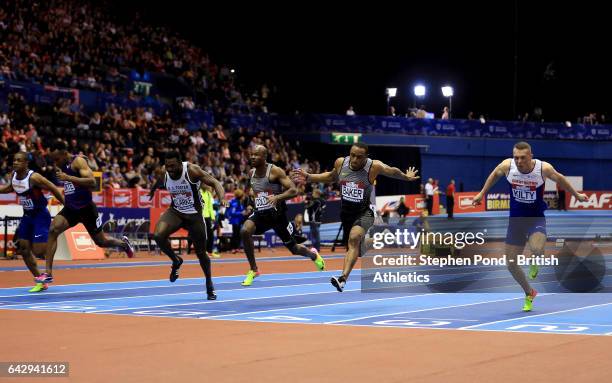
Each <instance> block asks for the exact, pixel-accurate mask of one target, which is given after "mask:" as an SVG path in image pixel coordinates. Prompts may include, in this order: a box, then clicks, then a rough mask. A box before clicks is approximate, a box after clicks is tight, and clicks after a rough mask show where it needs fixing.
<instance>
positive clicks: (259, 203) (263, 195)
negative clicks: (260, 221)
mask: <svg viewBox="0 0 612 383" xmlns="http://www.w3.org/2000/svg"><path fill="white" fill-rule="evenodd" d="M268 195H269V194H268V193H267V192H259V193H257V196H256V197H255V209H257V210H265V209H270V208H271V207H272V206H271V205H270V203H269V202H268Z"/></svg>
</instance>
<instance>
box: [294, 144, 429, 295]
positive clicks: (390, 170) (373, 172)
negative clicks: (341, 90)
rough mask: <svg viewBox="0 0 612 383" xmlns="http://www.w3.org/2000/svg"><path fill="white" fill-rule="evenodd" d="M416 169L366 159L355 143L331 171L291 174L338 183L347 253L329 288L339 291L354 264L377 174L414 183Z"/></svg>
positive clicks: (365, 151) (369, 220) (369, 222)
mask: <svg viewBox="0 0 612 383" xmlns="http://www.w3.org/2000/svg"><path fill="white" fill-rule="evenodd" d="M416 173H417V170H415V169H414V168H413V167H410V168H409V169H408V170H407V171H406V173H403V172H402V171H401V170H399V169H398V168H395V167H390V166H388V165H386V164H384V163H382V162H381V161H378V160H372V159H370V158H368V146H367V145H366V144H363V143H356V144H354V145H353V146H351V151H350V155H349V156H348V157H340V158H338V159H336V162H335V163H334V168H333V169H332V170H331V171H329V172H326V173H321V174H308V173H306V172H305V171H304V170H302V169H296V170H294V171H292V172H291V178H292V179H293V180H294V181H295V182H311V183H318V182H322V183H328V184H332V183H339V184H340V192H341V198H342V208H341V212H340V218H341V220H342V229H343V230H344V232H345V233H348V251H347V253H346V256H345V257H344V268H343V270H342V275H340V276H339V277H333V278H332V279H331V283H332V285H333V286H334V287H335V288H336V289H337V290H338V291H340V292H342V291H343V290H344V286H345V284H346V280H347V279H348V277H349V274H350V273H351V271H352V270H353V267H354V266H355V262H357V258H358V256H359V252H360V248H361V242H362V241H363V239H364V236H365V234H366V232H367V231H368V229H369V228H370V226H372V224H373V223H374V214H375V213H374V212H375V210H376V208H375V207H371V205H372V202H371V200H370V197H371V195H372V192H373V187H374V186H373V185H374V183H375V181H376V177H377V176H379V175H383V176H387V177H391V178H396V179H399V180H404V181H414V180H416V179H418V178H419V177H418V176H417V175H416Z"/></svg>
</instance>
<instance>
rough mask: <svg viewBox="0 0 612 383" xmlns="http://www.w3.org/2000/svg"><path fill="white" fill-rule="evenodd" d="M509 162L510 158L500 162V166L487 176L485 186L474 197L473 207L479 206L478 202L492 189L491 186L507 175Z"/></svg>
mask: <svg viewBox="0 0 612 383" xmlns="http://www.w3.org/2000/svg"><path fill="white" fill-rule="evenodd" d="M511 161H512V159H510V158H508V159H505V160H503V161H502V162H500V164H499V165H497V167H495V169H493V171H492V172H491V174H489V177H488V178H487V180H486V181H485V184H484V186H483V187H482V190H481V191H480V193H478V194H477V195H476V196H475V197H474V202H473V204H474V205H479V204H480V202H481V201H482V197H483V196H484V195H485V194H487V192H488V191H489V189H491V188H492V187H493V185H495V183H496V182H497V181H499V179H500V178H502V177H503V176H505V175H506V173H508V171H509V170H510V162H511Z"/></svg>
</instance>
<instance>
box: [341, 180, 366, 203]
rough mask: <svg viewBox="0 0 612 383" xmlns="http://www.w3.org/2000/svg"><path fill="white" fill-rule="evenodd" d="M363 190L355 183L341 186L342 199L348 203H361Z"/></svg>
mask: <svg viewBox="0 0 612 383" xmlns="http://www.w3.org/2000/svg"><path fill="white" fill-rule="evenodd" d="M364 194H365V190H364V188H363V187H361V186H360V185H359V184H356V183H355V182H347V183H343V184H342V199H344V200H347V201H350V202H361V201H363V196H364Z"/></svg>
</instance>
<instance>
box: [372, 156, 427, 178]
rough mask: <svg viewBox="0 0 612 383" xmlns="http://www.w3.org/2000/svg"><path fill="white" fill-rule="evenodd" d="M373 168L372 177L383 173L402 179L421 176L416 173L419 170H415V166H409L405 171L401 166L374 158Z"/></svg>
mask: <svg viewBox="0 0 612 383" xmlns="http://www.w3.org/2000/svg"><path fill="white" fill-rule="evenodd" d="M372 170H373V172H372V178H374V179H375V178H376V176H378V175H383V176H386V177H390V178H395V179H398V180H402V181H414V180H418V179H419V178H420V177H419V176H417V175H416V174H417V173H418V172H419V171H418V170H415V168H414V166H411V167H409V168H408V170H406V173H404V172H402V171H401V170H400V169H399V168H396V167H393V166H389V165H387V164H385V163H384V162H382V161H378V160H374V162H373V163H372Z"/></svg>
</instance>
